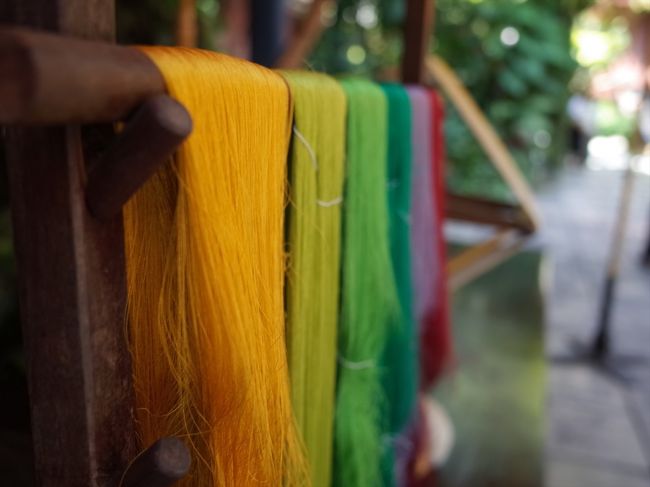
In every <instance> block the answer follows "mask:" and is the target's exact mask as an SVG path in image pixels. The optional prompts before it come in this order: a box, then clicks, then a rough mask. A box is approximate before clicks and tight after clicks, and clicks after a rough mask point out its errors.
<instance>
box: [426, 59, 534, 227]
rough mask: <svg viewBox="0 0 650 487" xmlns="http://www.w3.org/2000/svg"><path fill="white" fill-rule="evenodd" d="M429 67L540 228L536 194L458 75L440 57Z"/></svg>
mask: <svg viewBox="0 0 650 487" xmlns="http://www.w3.org/2000/svg"><path fill="white" fill-rule="evenodd" d="M426 66H427V69H428V73H429V75H430V78H432V80H434V81H435V82H436V84H437V85H438V86H439V87H440V88H441V89H442V91H443V92H444V94H445V95H446V96H447V98H449V100H450V101H451V103H452V104H453V105H454V106H455V107H456V109H457V110H458V112H459V113H460V116H461V117H462V118H463V120H464V121H465V123H466V124H467V126H468V127H469V129H470V131H471V132H472V134H473V135H474V137H476V140H477V141H478V142H479V144H480V145H481V147H482V148H483V150H484V151H485V152H486V154H487V155H488V157H489V159H490V161H491V162H492V164H493V165H494V167H495V169H496V170H497V171H498V173H499V175H500V176H501V177H502V178H503V180H504V181H505V182H506V184H507V185H508V187H509V188H510V189H511V190H512V192H513V194H514V196H515V198H516V199H517V202H518V203H519V204H520V205H521V208H522V210H523V211H524V213H525V215H526V217H527V218H528V219H529V220H530V222H531V226H532V230H535V229H536V228H537V227H538V226H539V216H538V211H537V206H536V204H535V198H534V196H533V192H532V190H531V189H530V186H529V185H528V183H527V182H526V179H525V178H524V176H523V175H522V174H521V171H520V170H519V167H518V166H517V163H516V162H515V160H514V159H513V158H512V156H511V155H510V152H509V151H508V149H507V148H506V146H505V145H504V143H503V142H502V141H501V139H500V138H499V135H498V134H497V133H496V131H495V130H494V128H493V127H492V125H491V124H490V122H489V121H488V120H487V118H486V117H485V115H483V112H481V109H480V108H479V107H478V105H477V104H476V102H475V101H474V99H473V98H472V96H471V95H470V94H469V93H468V91H467V89H466V88H465V87H464V86H463V84H462V83H461V81H460V80H459V79H458V77H457V76H456V74H455V73H454V72H453V71H452V69H451V68H450V67H449V66H448V65H447V64H446V63H445V62H444V61H443V60H442V59H440V58H439V57H437V56H429V57H428V58H427V61H426Z"/></svg>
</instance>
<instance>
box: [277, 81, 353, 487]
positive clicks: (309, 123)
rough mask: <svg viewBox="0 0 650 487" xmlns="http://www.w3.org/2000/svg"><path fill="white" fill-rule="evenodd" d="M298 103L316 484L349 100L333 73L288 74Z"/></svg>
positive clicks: (292, 277)
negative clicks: (331, 75)
mask: <svg viewBox="0 0 650 487" xmlns="http://www.w3.org/2000/svg"><path fill="white" fill-rule="evenodd" d="M282 75H283V76H284V77H285V79H286V80H287V82H288V83H289V87H290V89H291V95H292V98H293V102H294V122H293V123H294V134H295V135H294V137H293V141H292V144H291V151H290V157H289V174H290V177H289V199H290V204H289V208H288V246H287V247H288V248H287V251H288V252H287V255H288V265H287V292H286V300H287V347H288V358H289V374H290V377H291V397H292V403H293V409H294V413H295V417H296V422H297V425H298V428H299V430H300V433H301V434H302V438H303V441H304V443H305V446H306V452H307V457H308V459H309V464H310V467H311V478H312V484H313V485H314V486H322V487H329V486H330V485H331V478H332V454H333V446H334V445H333V426H334V425H333V419H334V393H335V379H336V366H337V360H336V354H337V326H338V318H339V293H340V287H339V284H340V282H339V276H340V254H341V207H342V204H343V201H342V195H343V175H344V159H345V116H346V98H345V93H344V92H343V89H342V88H341V86H340V85H339V83H338V82H336V81H335V80H334V79H332V78H330V77H329V76H325V75H322V74H315V73H305V72H298V71H295V72H294V71H288V72H282Z"/></svg>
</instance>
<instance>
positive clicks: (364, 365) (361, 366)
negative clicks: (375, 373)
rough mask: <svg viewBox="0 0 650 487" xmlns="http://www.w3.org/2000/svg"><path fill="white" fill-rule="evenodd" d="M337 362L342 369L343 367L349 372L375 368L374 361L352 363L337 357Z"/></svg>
mask: <svg viewBox="0 0 650 487" xmlns="http://www.w3.org/2000/svg"><path fill="white" fill-rule="evenodd" d="M338 361H339V364H341V366H342V367H345V368H346V369H350V370H365V369H372V368H373V367H375V361H374V360H363V361H361V362H353V361H351V360H347V359H346V358H345V357H342V356H341V355H339V356H338Z"/></svg>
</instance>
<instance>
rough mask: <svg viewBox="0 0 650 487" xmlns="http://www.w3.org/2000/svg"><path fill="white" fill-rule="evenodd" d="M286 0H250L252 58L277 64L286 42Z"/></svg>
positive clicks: (262, 63)
mask: <svg viewBox="0 0 650 487" xmlns="http://www.w3.org/2000/svg"><path fill="white" fill-rule="evenodd" d="M285 8H286V5H285V1H284V0H250V36H251V59H252V60H253V61H254V62H256V63H258V64H261V65H262V66H268V67H271V66H275V64H276V62H277V61H278V59H279V58H280V55H281V54H282V50H283V44H284V19H285V16H286V11H285Z"/></svg>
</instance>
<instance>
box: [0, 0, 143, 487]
mask: <svg viewBox="0 0 650 487" xmlns="http://www.w3.org/2000/svg"><path fill="white" fill-rule="evenodd" d="M3 3H8V2H6V1H5V2H3ZM2 13H3V14H4V15H11V18H5V19H0V20H2V21H8V22H10V23H14V24H20V25H27V26H32V27H36V28H41V29H45V30H49V31H54V32H59V33H63V34H68V35H73V36H77V37H82V38H86V39H98V40H104V41H109V42H110V41H112V40H113V36H114V30H115V26H114V3H113V0H14V1H13V2H12V5H11V7H9V8H6V9H5V8H3V9H2ZM6 144H7V165H8V173H9V183H10V193H11V208H12V217H13V226H14V241H15V248H16V256H17V261H18V271H19V288H20V302H21V303H20V304H21V318H22V324H23V331H24V338H25V352H26V356H27V374H28V381H29V393H30V402H31V416H32V430H33V437H34V449H35V462H36V465H35V467H36V478H37V483H38V485H40V486H44V487H49V486H53V487H54V486H57V487H60V486H64V485H65V486H66V487H88V486H91V487H95V486H108V485H111V486H112V485H116V483H117V481H118V480H119V477H120V476H121V474H122V472H123V470H124V468H125V467H126V465H127V463H128V461H129V460H130V459H131V458H133V456H134V454H135V441H134V425H133V411H132V404H133V402H132V385H131V372H130V363H129V353H128V350H127V348H126V341H125V337H126V324H125V294H126V293H125V288H126V286H125V267H124V246H123V228H122V218H121V214H118V215H116V216H115V217H113V218H111V219H110V220H109V221H106V222H99V221H97V220H95V219H94V218H93V217H92V216H91V215H90V214H89V212H88V211H87V209H86V204H85V195H84V186H85V173H86V164H85V159H86V157H92V156H93V154H84V147H83V145H82V139H81V130H80V127H79V126H72V125H70V126H59V127H52V128H9V129H8V130H7V137H6Z"/></svg>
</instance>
